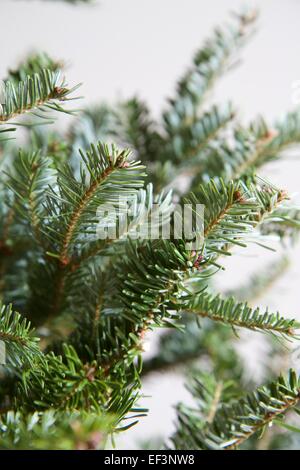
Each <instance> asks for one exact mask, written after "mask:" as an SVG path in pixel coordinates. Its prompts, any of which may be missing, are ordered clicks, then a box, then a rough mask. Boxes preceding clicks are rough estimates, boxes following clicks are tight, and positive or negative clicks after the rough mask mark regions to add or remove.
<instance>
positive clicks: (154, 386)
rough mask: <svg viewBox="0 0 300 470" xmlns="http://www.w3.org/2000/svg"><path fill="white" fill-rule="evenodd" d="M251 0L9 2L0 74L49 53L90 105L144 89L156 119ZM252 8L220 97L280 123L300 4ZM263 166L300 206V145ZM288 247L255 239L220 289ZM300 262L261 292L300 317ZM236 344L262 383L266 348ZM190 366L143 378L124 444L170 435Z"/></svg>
mask: <svg viewBox="0 0 300 470" xmlns="http://www.w3.org/2000/svg"><path fill="white" fill-rule="evenodd" d="M258 3H259V5H257V4H258ZM243 5H245V4H244V3H241V2H240V1H239V0H222V1H220V0H219V1H218V0H209V1H208V0H151V1H150V0H98V1H97V0H95V2H94V5H91V6H86V5H78V6H72V5H69V4H65V3H63V2H57V1H45V0H44V1H42V0H40V1H38V0H1V2H0V19H1V46H0V47H1V61H0V78H1V77H4V76H5V75H6V70H7V68H9V67H14V66H16V65H17V64H18V62H19V61H20V60H22V58H24V56H25V55H27V54H28V53H29V52H32V51H38V50H39V51H45V52H47V53H48V54H49V55H50V56H51V57H53V58H57V59H62V60H63V61H65V62H66V63H67V70H66V75H67V78H68V82H69V84H70V85H72V84H76V83H78V82H83V85H82V87H81V94H82V95H83V96H84V103H83V104H84V105H85V106H89V105H90V104H95V103H98V102H101V101H106V102H109V103H113V102H115V101H116V100H117V99H120V98H121V99H123V98H130V97H132V96H133V95H136V94H137V95H138V96H140V97H141V98H142V99H144V100H145V101H146V102H147V103H148V104H149V106H150V108H151V110H152V111H153V114H154V116H155V117H157V116H158V115H159V113H160V111H161V110H162V109H163V108H164V106H165V103H166V99H167V98H168V97H169V96H171V95H172V92H173V90H174V88H175V83H176V81H177V79H178V78H179V77H180V76H181V75H182V73H183V71H184V69H185V68H186V67H187V66H188V65H189V63H190V60H191V58H192V56H193V53H194V52H195V51H196V49H197V48H198V47H199V46H200V45H201V43H202V42H203V40H204V39H205V38H206V37H207V36H209V35H210V33H211V31H212V28H213V27H214V26H215V25H218V24H221V23H223V22H224V21H226V20H227V19H228V15H229V14H230V12H232V11H240V9H241V7H243ZM246 5H247V6H249V5H250V6H254V7H256V6H259V9H260V21H259V29H258V31H257V33H256V35H255V36H254V37H253V39H252V40H251V41H250V43H249V44H248V45H247V46H246V47H245V48H244V49H243V52H242V57H241V58H242V61H241V63H240V65H239V67H238V68H236V69H235V70H234V71H232V72H230V73H229V74H227V75H226V76H225V77H224V78H223V79H222V80H221V81H220V82H218V84H217V87H216V90H215V92H214V97H213V98H214V101H216V102H222V101H223V102H225V101H228V100H232V101H233V102H234V104H235V105H236V106H237V107H238V108H239V109H240V116H241V119H242V120H243V121H244V122H245V123H246V122H248V121H249V120H251V119H253V118H254V117H255V116H256V115H257V114H259V113H262V114H263V115H264V116H265V117H266V118H267V119H268V120H269V121H271V122H272V121H274V120H276V119H278V118H280V117H281V116H282V115H283V114H284V113H286V112H287V111H288V110H290V109H292V108H294V107H295V106H296V104H297V103H296V98H297V96H296V93H295V87H298V88H299V83H298V85H297V81H298V82H300V28H299V20H300V1H299V0H285V1H284V2H283V1H282V0H263V1H261V2H253V1H251V0H248V1H247V3H246ZM298 95H299V93H298ZM298 98H299V96H298ZM69 119H70V118H69ZM68 122H69V121H67V123H68ZM63 124H64V125H65V122H64V123H63ZM262 173H263V175H264V176H267V177H268V178H269V179H271V181H272V182H274V183H275V184H277V185H279V186H280V187H282V188H285V189H287V190H288V191H289V193H290V194H291V195H292V196H293V201H294V202H295V203H300V195H299V179H300V149H295V150H294V151H293V152H291V153H290V154H289V155H287V156H286V157H285V158H284V159H281V160H279V161H278V162H276V163H272V164H270V165H268V166H267V167H264V169H263V171H262ZM287 249H288V248H286V249H282V248H281V249H279V250H278V251H277V253H276V254H274V253H272V252H269V251H267V250H264V249H262V248H260V249H258V248H257V247H254V246H253V247H250V249H249V250H247V253H246V254H245V252H243V251H242V252H238V253H236V256H234V257H232V258H231V259H229V261H227V262H226V267H227V269H226V272H224V273H222V274H221V275H219V276H218V279H217V283H218V284H219V285H220V287H221V288H222V289H232V288H234V287H236V286H237V285H238V284H243V282H244V281H246V280H247V278H248V277H249V275H251V273H253V271H254V270H255V269H257V266H262V265H263V264H266V265H268V263H269V262H270V261H272V260H274V259H276V257H277V259H278V258H280V257H282V256H283V254H284V251H285V250H287ZM299 264H300V249H299V247H298V248H296V249H295V250H294V251H293V253H292V262H291V265H290V267H289V269H288V270H287V271H286V272H285V273H284V274H283V275H282V276H281V277H280V278H279V279H278V280H277V281H276V282H275V283H274V284H273V285H272V286H271V287H270V288H269V289H268V290H267V291H266V292H264V294H263V295H262V296H260V298H259V301H258V302H259V304H260V305H262V306H266V305H268V306H269V307H270V309H272V310H274V311H276V310H277V309H278V310H279V311H280V312H281V313H282V314H285V315H289V316H291V317H297V318H299V319H300V303H299V280H300V267H299ZM156 339H157V338H156V336H155V335H151V338H149V343H148V346H149V351H148V352H147V355H148V357H149V356H151V354H152V353H153V351H154V350H155V347H156ZM236 343H237V348H238V349H239V350H240V352H241V354H242V356H244V357H245V355H246V353H247V365H248V370H249V376H251V375H253V376H255V377H256V380H259V376H260V370H259V365H257V364H259V361H260V356H263V354H264V353H265V351H266V349H267V348H268V345H267V344H266V343H265V342H264V341H263V340H262V336H260V335H259V334H256V333H247V334H245V333H243V334H242V335H241V336H240V339H238V340H236ZM292 365H293V366H294V367H296V365H295V364H292ZM184 372H185V371H184V370H171V371H168V372H157V373H153V374H149V375H147V376H146V377H145V379H144V383H143V393H144V395H145V397H144V398H143V400H142V402H141V404H142V405H143V406H145V407H148V408H149V409H150V412H149V416H148V417H146V418H144V419H143V421H141V422H140V423H139V425H138V426H136V427H134V428H132V429H131V430H130V431H128V432H127V433H126V434H124V435H123V436H122V437H121V438H120V440H119V444H118V445H119V446H120V447H123V448H139V447H141V446H144V445H145V442H146V441H147V440H148V439H151V438H152V437H153V436H154V437H161V438H162V439H165V438H166V437H167V436H169V435H170V434H171V433H172V430H173V426H174V419H175V412H174V405H175V404H176V403H177V402H178V401H186V402H188V401H189V400H190V398H189V394H188V393H187V392H186V390H185V388H184V381H185V379H184Z"/></svg>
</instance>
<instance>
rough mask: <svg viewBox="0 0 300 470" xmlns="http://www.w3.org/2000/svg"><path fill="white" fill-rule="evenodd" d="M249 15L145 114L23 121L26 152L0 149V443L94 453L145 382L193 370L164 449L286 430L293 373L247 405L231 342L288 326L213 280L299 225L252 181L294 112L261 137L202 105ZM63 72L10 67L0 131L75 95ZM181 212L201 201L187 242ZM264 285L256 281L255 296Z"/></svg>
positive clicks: (294, 125) (56, 67)
mask: <svg viewBox="0 0 300 470" xmlns="http://www.w3.org/2000/svg"><path fill="white" fill-rule="evenodd" d="M255 18H256V13H255V12H252V11H250V12H247V13H243V14H241V15H237V16H236V18H235V20H234V22H233V24H232V25H229V26H226V27H224V28H222V29H216V30H215V32H214V34H213V35H212V37H211V39H210V40H208V41H207V42H206V43H205V44H204V47H203V48H202V49H200V50H199V51H198V52H197V53H196V55H195V58H194V61H193V63H192V66H191V68H190V69H189V71H188V72H187V73H186V74H185V75H184V76H183V78H182V79H181V80H180V81H179V83H178V86H177V89H176V93H175V95H174V97H173V98H172V99H170V100H169V102H168V105H167V107H166V109H165V111H164V113H163V115H162V117H161V119H160V120H158V121H157V122H156V121H155V120H154V119H153V117H152V116H151V112H150V110H149V108H148V106H147V104H146V103H144V102H143V101H141V100H140V99H139V98H137V97H134V98H132V99H130V100H127V101H126V102H119V103H117V104H116V105H115V106H114V107H110V106H107V105H105V104H104V105H94V106H93V107H92V108H90V109H88V110H85V111H83V112H82V113H80V114H79V115H78V116H77V117H76V119H75V120H74V121H73V123H72V124H71V126H70V129H69V131H68V132H67V133H66V134H64V133H62V132H58V131H56V130H49V129H48V128H47V127H46V126H43V127H40V128H36V127H34V128H32V124H36V123H38V122H41V120H40V119H35V120H34V121H22V124H24V125H25V136H24V140H23V141H22V148H21V149H19V148H18V146H17V145H16V144H15V143H11V142H9V143H8V142H5V143H3V142H2V146H1V149H0V152H1V154H0V159H1V160H0V167H1V176H0V197H1V204H0V298H1V301H2V302H3V304H4V306H2V307H1V314H0V340H1V341H3V342H4V343H5V346H6V354H7V358H6V359H7V364H6V366H4V367H2V369H1V371H0V373H1V375H0V413H1V415H0V447H1V448H3V449H9V448H17V449H20V448H29V449H40V448H47V449H52V448H59V449H81V448H82V449H92V448H102V447H104V446H105V443H106V441H107V437H108V435H110V434H113V433H115V432H119V431H121V430H123V431H124V430H126V429H128V428H129V427H130V426H132V425H133V424H135V423H136V422H137V421H138V419H139V418H140V417H141V416H143V415H144V414H145V412H146V410H144V409H142V408H139V406H138V405H137V402H138V400H139V401H140V400H142V398H141V395H140V388H141V375H142V373H143V372H144V373H145V372H148V373H149V372H150V371H153V370H163V369H164V368H167V367H176V366H177V365H180V364H184V365H185V366H188V365H189V364H190V363H191V362H197V364H198V365H200V366H201V368H203V370H204V371H206V372H205V373H203V371H202V372H201V374H200V375H199V374H198V373H197V372H195V370H194V369H191V373H192V376H193V377H194V379H193V382H192V383H193V385H192V392H193V394H194V396H195V398H196V407H195V409H191V408H188V407H186V406H184V405H180V406H179V407H178V421H179V424H178V429H177V432H176V434H175V435H174V437H173V443H174V446H175V447H176V448H186V449H191V448H192V449H194V448H199V449H207V448H218V449H220V448H224V447H228V448H235V447H237V446H239V445H240V444H243V443H244V441H245V440H246V439H248V438H249V441H248V442H249V446H250V447H254V448H255V446H256V440H257V439H256V436H257V431H261V430H262V429H263V428H264V427H265V425H266V424H268V423H270V422H272V421H273V420H275V421H276V422H281V424H282V415H283V414H284V413H285V412H286V411H287V410H289V409H290V408H292V407H296V406H297V405H298V399H299V389H300V387H299V380H298V379H297V378H296V377H295V375H294V374H293V373H290V375H289V377H288V379H286V380H285V381H284V380H283V379H282V378H279V379H278V381H277V382H275V383H274V384H273V385H271V386H268V387H265V388H260V389H258V390H257V391H255V392H253V393H250V395H249V396H247V397H246V398H245V397H244V395H243V393H242V392H241V390H243V389H245V388H246V389H249V383H246V384H245V381H244V377H243V376H244V374H243V367H242V362H241V360H240V358H239V356H238V353H237V352H236V350H235V346H234V345H235V343H234V335H233V334H232V330H233V332H234V333H236V329H237V328H238V329H241V328H245V329H250V330H254V331H256V330H259V331H261V332H266V333H270V332H271V333H275V334H277V336H278V335H279V336H280V337H281V339H282V340H286V339H289V340H291V339H293V338H297V331H296V330H297V328H298V326H299V325H298V323H297V322H296V321H294V320H292V319H289V318H286V317H283V316H282V315H281V314H279V313H272V312H269V310H268V309H264V310H262V309H259V308H252V307H250V306H249V305H248V303H246V301H247V300H251V299H249V297H251V292H252V291H251V286H250V288H249V289H248V287H247V289H246V291H247V296H245V289H244V290H242V291H241V292H240V297H242V301H238V300H234V298H232V297H228V296H227V297H226V294H224V295H222V296H221V295H220V294H219V292H216V289H215V286H214V274H215V273H216V272H218V271H220V270H222V269H223V260H222V258H223V256H230V255H231V254H232V252H233V250H232V249H233V248H235V247H242V248H243V249H245V250H246V249H247V244H248V242H249V241H251V242H253V241H255V242H256V243H258V244H261V245H265V244H267V236H268V235H270V234H272V235H274V234H275V235H277V236H279V238H281V239H282V240H283V241H284V242H285V241H286V240H287V239H292V241H294V240H295V239H296V236H297V234H298V231H299V209H298V208H297V207H294V206H292V205H291V204H290V203H289V202H288V195H287V194H286V192H285V191H283V190H281V189H279V188H276V187H275V186H274V185H272V184H271V183H269V182H267V181H265V180H263V179H261V178H260V177H259V176H257V175H256V171H257V169H259V168H260V167H261V166H262V165H263V164H265V163H266V162H269V161H272V160H274V159H276V158H278V157H279V156H281V154H282V152H283V150H285V149H286V148H288V147H289V146H290V145H293V144H295V143H298V142H299V140H300V133H299V126H298V123H299V114H298V112H297V111H295V112H293V113H291V114H288V115H287V117H286V118H285V119H284V120H283V121H282V122H281V123H279V124H276V125H275V126H274V129H272V127H271V126H269V125H267V124H266V122H265V121H264V120H263V119H262V118H259V119H257V120H256V121H255V122H254V123H251V124H250V125H249V126H247V127H243V126H241V124H240V123H239V122H238V119H237V113H236V111H235V110H234V109H235V108H234V107H233V106H232V105H231V104H228V105H225V106H222V107H221V106H219V105H216V104H212V105H211V106H210V107H209V108H207V106H205V104H206V102H205V99H206V97H207V94H208V92H209V91H210V89H211V87H212V85H213V84H214V82H215V80H216V79H217V78H218V77H219V76H221V75H222V74H223V73H224V72H226V71H227V70H228V69H229V68H230V67H231V66H232V65H233V64H234V63H235V60H236V53H237V52H238V51H239V50H240V48H241V46H242V45H243V44H244V42H245V39H246V38H248V37H249V35H251V32H252V30H253V23H254V21H255ZM61 68H62V64H61V63H58V62H57V61H54V60H52V59H51V58H50V57H48V56H47V55H45V54H34V55H32V56H29V57H28V59H27V61H25V62H24V63H23V64H20V65H19V67H18V68H17V69H16V70H13V71H10V72H9V73H8V76H7V78H6V82H5V83H6V84H5V98H6V103H5V105H4V106H3V109H2V110H1V115H0V120H1V121H2V124H6V123H10V121H11V120H12V122H13V124H19V122H17V123H16V122H15V119H16V118H17V117H18V118H19V116H20V117H21V115H23V114H28V113H30V114H33V115H35V117H38V118H41V117H43V116H44V115H45V116H46V117H47V116H48V114H47V113H45V111H48V110H49V108H50V110H55V111H66V109H65V107H64V104H65V102H66V101H68V100H69V99H70V98H71V95H70V94H71V92H73V90H74V89H71V90H70V89H68V88H66V85H65V83H64V81H61V80H60V78H59V76H60V70H61ZM1 116H2V118H1ZM46 122H47V121H46ZM8 130H11V128H10V127H8V126H7V127H6V126H5V127H4V126H3V130H1V131H0V132H4V131H5V132H7V131H8ZM228 135H230V141H229V140H228ZM106 142H112V143H111V144H108V143H106ZM184 183H185V184H184ZM171 187H173V188H174V192H173V193H172V191H170V188H171ZM175 203H178V205H177V207H176V206H175ZM185 203H188V204H191V205H193V207H196V204H202V205H204V206H205V211H204V216H203V217H202V219H201V221H200V224H199V225H198V226H197V227H196V230H195V232H196V233H194V239H195V240H196V241H199V242H200V244H198V245H196V248H194V247H193V245H192V242H191V239H190V238H189V236H187V235H186V234H185V235H184V236H183V235H182V234H180V235H178V222H180V221H181V222H182V220H183V216H182V214H180V208H181V209H182V208H183V204H185ZM128 208H130V212H129V214H128V213H127V212H128ZM113 215H115V217H112V216H113ZM127 216H128V220H127ZM153 216H155V217H153ZM125 221H127V225H126V224H125ZM150 222H151V223H152V224H153V225H152V226H151V228H152V229H154V228H155V230H156V231H157V232H158V236H157V237H156V239H155V240H153V239H149V223H150ZM168 227H169V229H170V233H169V235H170V236H169V237H166V238H163V237H162V236H161V235H162V233H163V232H164V230H165V229H166V228H168ZM195 240H194V241H195ZM276 273H277V274H278V269H277V270H276ZM257 274H261V269H260V267H259V268H258V270H257ZM269 280H270V276H268V281H269ZM262 284H263V285H265V284H266V283H265V278H264V277H263V276H262V275H261V277H260V278H259V282H258V281H257V283H255V282H254V283H252V287H255V289H253V292H252V293H255V292H257V286H258V285H260V286H261V285H262ZM236 294H237V295H236V297H239V296H238V291H236ZM245 297H247V298H245ZM9 304H12V305H13V307H10V306H5V305H9ZM1 305H2V304H1ZM14 309H16V310H18V311H19V312H20V313H14ZM25 317H26V318H28V319H29V320H30V321H31V322H32V323H33V324H34V325H35V327H36V330H35V332H34V333H33V332H32V330H31V327H30V323H29V321H28V320H27V319H25ZM158 327H163V328H168V330H167V333H165V334H164V335H163V336H162V337H161V340H160V348H159V351H158V353H157V355H156V356H155V357H153V358H152V359H150V360H149V361H147V362H146V364H145V367H144V369H143V365H142V353H143V347H144V339H145V335H146V334H147V333H148V332H149V331H151V330H153V329H155V328H158ZM214 374H215V376H216V377H219V379H215V378H214ZM251 385H252V384H251ZM126 420H129V421H126ZM127 423H128V424H127ZM289 431H291V429H290V428H289ZM270 442H271V441H270Z"/></svg>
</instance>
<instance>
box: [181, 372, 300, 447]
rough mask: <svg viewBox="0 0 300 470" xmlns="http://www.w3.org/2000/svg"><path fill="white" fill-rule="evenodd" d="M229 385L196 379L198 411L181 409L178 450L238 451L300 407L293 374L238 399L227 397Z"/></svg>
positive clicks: (297, 379)
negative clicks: (252, 437) (275, 422)
mask: <svg viewBox="0 0 300 470" xmlns="http://www.w3.org/2000/svg"><path fill="white" fill-rule="evenodd" d="M230 385H231V384H230V383H226V382H225V383H223V382H218V381H216V380H215V379H213V378H212V377H211V376H205V375H200V377H199V378H195V379H194V382H193V384H192V393H193V395H194V397H195V399H196V403H197V408H195V409H191V408H188V407H185V406H184V405H179V407H178V429H177V432H176V434H175V435H174V436H173V439H172V440H173V444H174V446H175V448H176V449H181V448H184V449H200V450H204V449H218V450H222V449H226V450H232V449H235V448H236V447H237V446H240V445H241V444H243V443H244V441H246V440H247V439H249V438H250V437H251V436H253V435H254V434H255V433H258V432H259V431H261V430H263V429H264V428H265V426H267V425H268V424H269V423H271V422H272V421H273V420H274V419H276V418H277V417H281V418H282V416H283V415H284V414H285V413H287V412H288V411H289V410H290V409H292V408H293V407H297V406H298V404H299V399H300V397H299V378H298V377H297V376H296V374H295V372H294V371H290V372H289V375H288V376H287V377H282V376H280V377H278V379H277V380H276V381H274V382H272V383H271V384H270V385H267V386H263V387H259V388H258V389H257V390H255V391H253V392H251V393H249V394H248V395H247V396H245V397H241V398H239V399H232V396H231V394H230V393H228V389H229V390H230ZM295 411H298V409H297V408H296V409H295Z"/></svg>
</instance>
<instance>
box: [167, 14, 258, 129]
mask: <svg viewBox="0 0 300 470" xmlns="http://www.w3.org/2000/svg"><path fill="white" fill-rule="evenodd" d="M256 16H257V14H256V12H255V11H248V12H245V13H244V14H241V15H237V25H234V26H231V27H228V28H224V29H220V28H218V29H216V30H215V32H214V35H213V37H212V38H211V39H210V40H208V41H207V42H206V44H205V45H204V47H203V48H202V49H200V50H199V51H198V52H197V53H196V55H195V58H194V62H193V66H192V67H191V69H190V70H189V71H188V72H187V73H186V75H185V76H184V77H183V78H182V79H181V80H180V82H179V84H178V88H177V94H176V96H175V98H174V99H172V100H170V109H169V110H168V111H166V112H165V113H164V115H163V118H164V122H165V127H166V130H167V132H169V133H170V134H171V135H172V133H173V132H175V130H178V129H180V128H181V127H182V126H186V125H187V124H190V123H192V122H194V120H195V118H196V117H197V112H198V108H199V105H200V104H201V103H202V102H203V100H204V98H205V96H206V94H207V92H208V90H209V89H210V88H211V86H212V85H213V83H214V82H215V80H216V78H217V77H218V76H220V75H221V74H222V73H223V72H224V71H225V70H226V69H227V68H228V66H229V64H230V59H232V55H233V53H235V52H236V51H237V50H238V49H239V48H240V47H241V45H243V43H244V42H245V39H246V38H247V36H248V35H249V30H251V28H252V25H253V22H254V21H255V19H256Z"/></svg>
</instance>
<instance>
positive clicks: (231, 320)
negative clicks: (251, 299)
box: [183, 293, 300, 337]
mask: <svg viewBox="0 0 300 470" xmlns="http://www.w3.org/2000/svg"><path fill="white" fill-rule="evenodd" d="M183 309H184V310H185V311H187V312H192V313H195V314H196V315H197V316H199V317H201V318H209V319H211V320H213V321H216V322H221V323H225V324H227V325H231V326H232V327H233V328H235V327H239V328H248V329H250V330H255V331H256V330H260V331H263V332H271V333H277V334H279V335H282V336H283V337H296V330H297V329H299V328H300V324H299V323H298V322H296V321H295V320H289V319H286V318H284V317H282V316H280V314H279V313H278V312H277V313H271V312H269V310H268V309H267V310H265V311H264V312H261V311H260V309H259V308H258V307H257V308H255V309H253V308H251V307H249V305H248V303H247V302H237V301H236V300H235V299H234V298H233V297H229V298H226V299H222V298H221V297H220V296H219V295H211V294H207V293H200V294H191V295H190V296H189V297H188V298H187V299H183Z"/></svg>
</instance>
